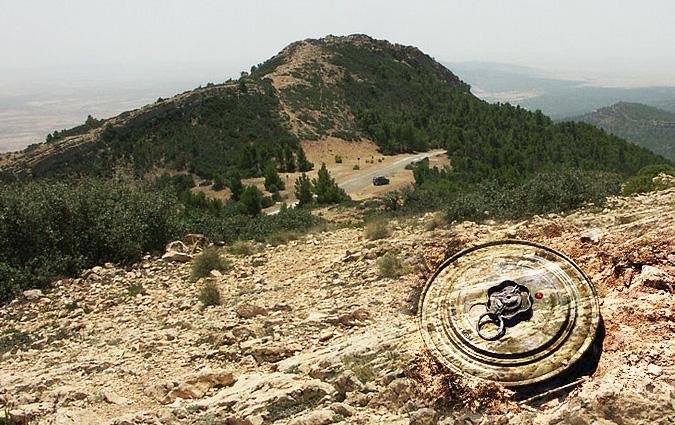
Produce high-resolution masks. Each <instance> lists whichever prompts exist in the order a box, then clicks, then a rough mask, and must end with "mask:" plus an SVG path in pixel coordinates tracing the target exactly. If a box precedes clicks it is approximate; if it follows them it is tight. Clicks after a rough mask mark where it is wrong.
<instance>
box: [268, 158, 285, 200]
mask: <svg viewBox="0 0 675 425" xmlns="http://www.w3.org/2000/svg"><path fill="white" fill-rule="evenodd" d="M264 174H265V189H266V190H267V191H268V192H278V191H280V190H283V189H285V188H286V186H285V185H284V182H283V181H282V180H281V177H279V173H277V167H276V166H275V165H274V163H273V162H272V161H270V162H268V163H267V165H265V172H264Z"/></svg>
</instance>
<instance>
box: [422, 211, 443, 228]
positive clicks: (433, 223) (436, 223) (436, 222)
mask: <svg viewBox="0 0 675 425" xmlns="http://www.w3.org/2000/svg"><path fill="white" fill-rule="evenodd" d="M447 225H448V221H447V220H446V219H445V217H444V216H443V214H439V213H436V214H434V215H433V216H432V217H431V219H430V220H429V221H427V222H426V223H424V228H425V229H426V230H434V229H438V228H439V227H445V226H447Z"/></svg>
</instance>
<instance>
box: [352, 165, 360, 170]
mask: <svg viewBox="0 0 675 425" xmlns="http://www.w3.org/2000/svg"><path fill="white" fill-rule="evenodd" d="M360 169H361V167H359V165H358V164H354V166H353V167H352V170H360Z"/></svg>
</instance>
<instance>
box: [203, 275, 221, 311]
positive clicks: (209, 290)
mask: <svg viewBox="0 0 675 425" xmlns="http://www.w3.org/2000/svg"><path fill="white" fill-rule="evenodd" d="M199 301H201V303H202V304H204V306H205V307H209V306H214V305H220V304H221V302H222V299H221V297H220V289H218V285H216V284H215V282H212V281H207V282H206V283H204V285H203V286H202V288H201V289H200V290H199Z"/></svg>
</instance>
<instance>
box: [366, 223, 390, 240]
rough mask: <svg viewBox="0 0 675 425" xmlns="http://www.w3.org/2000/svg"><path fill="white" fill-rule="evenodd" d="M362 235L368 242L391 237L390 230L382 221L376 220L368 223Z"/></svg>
mask: <svg viewBox="0 0 675 425" xmlns="http://www.w3.org/2000/svg"><path fill="white" fill-rule="evenodd" d="M364 235H365V237H366V239H370V240H376V239H384V238H388V237H389V236H390V235H391V229H390V228H389V226H388V225H387V224H386V223H385V222H384V221H381V220H376V221H372V222H370V223H368V225H367V226H366V230H365V232H364Z"/></svg>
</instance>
